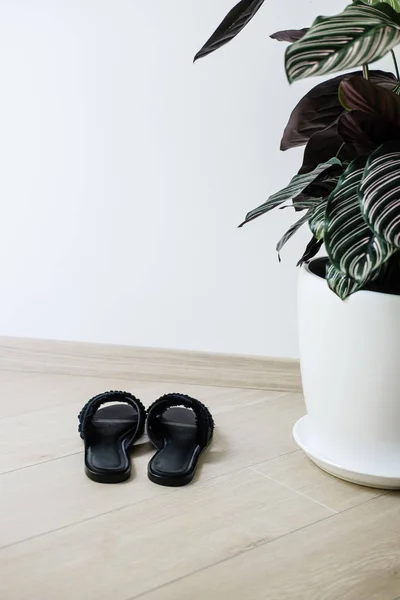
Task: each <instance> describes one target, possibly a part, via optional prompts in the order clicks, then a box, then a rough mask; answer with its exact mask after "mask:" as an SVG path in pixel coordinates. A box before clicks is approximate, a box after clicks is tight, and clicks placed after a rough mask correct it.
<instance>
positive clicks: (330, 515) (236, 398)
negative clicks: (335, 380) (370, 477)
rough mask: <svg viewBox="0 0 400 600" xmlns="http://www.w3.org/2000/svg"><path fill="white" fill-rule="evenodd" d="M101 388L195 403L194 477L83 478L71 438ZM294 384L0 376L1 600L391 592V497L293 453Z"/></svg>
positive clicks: (396, 502)
mask: <svg viewBox="0 0 400 600" xmlns="http://www.w3.org/2000/svg"><path fill="white" fill-rule="evenodd" d="M106 389H126V390H128V391H131V392H133V393H134V394H135V395H137V396H138V397H140V398H141V399H142V401H143V402H144V403H145V404H146V405H149V404H150V403H151V402H152V401H153V400H154V399H156V398H157V397H159V396H160V395H161V394H163V393H166V392H171V391H181V392H184V393H187V394H191V395H194V396H196V397H198V398H199V399H200V400H201V401H202V402H204V403H205V404H207V405H208V406H209V407H210V409H211V411H212V412H213V414H214V416H215V421H216V432H215V441H214V443H213V444H212V446H211V448H210V450H209V451H207V452H206V454H205V455H204V460H203V462H202V466H201V468H200V471H199V473H198V477H197V479H196V481H195V482H194V483H193V484H192V485H190V486H188V487H186V488H181V489H169V488H163V487H159V486H156V485H154V484H152V483H151V482H150V481H148V479H147V477H146V467H147V463H148V461H149V458H150V457H151V455H152V448H151V447H150V445H149V444H148V443H147V442H146V441H145V440H143V441H142V442H141V443H139V444H138V445H137V446H136V447H135V449H134V452H133V455H132V460H133V464H134V472H133V476H132V479H131V480H130V481H129V482H127V483H125V484H120V485H114V486H112V485H111V486H106V485H99V484H96V483H93V482H92V481H90V480H89V479H87V477H86V476H85V475H84V472H83V456H82V444H81V440H80V438H79V437H78V434H77V430H76V429H77V418H76V415H77V414H78V412H79V410H80V408H81V406H82V405H83V403H84V402H86V400H87V399H88V398H89V397H91V396H93V395H94V394H96V393H99V392H101V391H105V390H106ZM303 414H304V405H303V401H302V398H301V396H300V395H299V394H296V393H291V392H287V393H280V392H269V391H265V390H257V389H256V390H255V389H244V388H242V389H235V388H226V387H209V386H207V385H183V384H181V383H180V384H174V383H170V382H169V383H163V382H156V383H155V382H145V381H127V380H126V379H124V380H118V379H105V378H104V377H101V378H100V377H99V378H97V377H86V376H76V375H57V374H44V373H28V372H18V371H16V370H13V371H7V370H3V371H0V417H1V418H0V547H1V548H0V599H1V600H133V599H136V598H141V599H143V600H219V599H221V600H228V599H229V600H286V599H287V600H328V599H332V600H336V599H345V600H370V599H371V600H372V599H376V600H395V599H396V598H400V498H399V495H398V494H395V493H385V492H381V491H379V490H372V489H366V488H361V487H357V486H354V485H351V484H347V483H344V482H341V481H338V480H336V479H334V478H332V477H330V476H328V475H326V474H325V473H323V472H322V471H320V470H319V469H318V468H316V467H315V466H313V465H312V464H311V463H310V462H309V461H308V460H307V459H306V458H305V457H304V455H303V454H302V452H300V451H298V450H297V448H296V445H295V443H294V442H293V439H292V434H291V429H292V426H293V424H294V422H295V421H296V419H298V418H299V417H300V416H302V415H303Z"/></svg>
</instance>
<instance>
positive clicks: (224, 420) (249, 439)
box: [0, 383, 304, 475]
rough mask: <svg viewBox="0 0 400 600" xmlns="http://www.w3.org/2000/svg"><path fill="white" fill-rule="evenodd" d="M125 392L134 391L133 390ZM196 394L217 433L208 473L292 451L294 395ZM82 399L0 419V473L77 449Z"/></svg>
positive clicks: (299, 408)
mask: <svg viewBox="0 0 400 600" xmlns="http://www.w3.org/2000/svg"><path fill="white" fill-rule="evenodd" d="M158 385H159V384H157V393H158V392H159V391H160V389H159V388H158ZM154 386H155V384H153V383H150V384H149V383H148V384H147V387H146V390H145V388H142V392H145V393H144V394H141V396H142V398H144V399H145V401H147V402H146V404H149V403H150V397H152V398H154V397H157V396H156V395H155V393H154V392H155V390H154ZM131 389H135V388H134V386H132V388H131ZM164 390H165V387H164ZM167 390H168V388H167ZM222 390H223V391H222ZM182 391H187V388H186V387H185V388H182ZM189 391H191V390H190V389H189ZM196 392H197V397H198V398H199V399H201V401H202V402H203V403H204V404H207V405H208V406H209V407H210V409H211V411H212V413H213V415H214V417H215V421H216V425H217V431H218V435H217V436H216V440H215V443H214V444H213V447H212V457H213V460H212V465H211V467H210V473H211V474H212V475H219V474H221V472H228V471H229V470H232V468H240V467H242V466H248V465H251V464H254V463H256V462H261V461H263V460H266V459H267V458H271V457H274V456H279V455H281V454H284V453H286V452H290V451H293V450H295V449H296V445H295V443H294V441H293V438H292V434H291V429H292V426H293V423H294V422H295V420H296V419H297V418H298V417H299V416H300V415H301V414H302V412H303V410H304V409H303V401H302V399H301V397H300V395H296V394H288V395H286V394H283V395H281V394H280V393H276V392H266V391H264V390H261V391H260V390H225V389H223V388H209V387H208V388H203V387H197V390H196ZM80 395H81V396H82V393H80ZM85 398H86V396H85ZM84 401H85V399H84V400H83V401H82V399H81V400H80V401H79V402H77V401H70V402H69V403H67V404H63V405H61V406H56V407H54V408H46V409H44V410H42V411H33V412H31V413H26V414H23V415H19V416H15V417H9V418H5V419H0V474H1V473H5V472H9V471H13V470H15V469H20V468H24V467H27V466H32V465H35V464H39V463H42V462H47V461H49V460H54V459H56V458H60V457H63V456H68V455H70V454H73V453H75V452H79V451H80V450H82V442H81V440H80V438H79V436H78V433H77V426H78V421H77V415H78V412H79V410H80V409H81V407H82V405H83V402H84ZM237 406H240V408H236V407H237ZM260 419H261V420H263V421H265V427H264V428H263V429H260V428H259V427H258V423H259V420H260ZM271 419H272V420H273V421H271Z"/></svg>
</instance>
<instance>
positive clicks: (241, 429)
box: [0, 394, 303, 545]
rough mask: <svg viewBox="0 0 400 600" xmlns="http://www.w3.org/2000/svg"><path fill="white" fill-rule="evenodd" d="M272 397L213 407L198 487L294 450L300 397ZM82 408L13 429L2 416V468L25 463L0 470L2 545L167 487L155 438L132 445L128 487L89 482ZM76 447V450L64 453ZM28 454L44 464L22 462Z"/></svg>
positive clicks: (26, 418) (27, 417)
mask: <svg viewBox="0 0 400 600" xmlns="http://www.w3.org/2000/svg"><path fill="white" fill-rule="evenodd" d="M241 395H242V394H241ZM272 398H273V399H269V400H265V401H258V402H256V403H254V404H252V405H250V406H248V405H246V404H245V405H244V406H242V407H241V408H232V409H229V410H228V409H227V406H228V405H227V404H226V405H225V408H223V406H221V407H220V410H222V412H220V413H219V414H216V413H218V410H216V411H214V412H215V414H216V424H217V427H216V430H215V435H214V440H213V442H212V444H211V445H210V447H209V449H207V451H206V452H205V453H204V455H203V457H202V461H201V465H200V466H199V469H198V472H197V474H196V480H195V481H196V482H195V483H194V484H193V485H194V486H196V485H198V483H199V482H200V483H202V482H205V481H208V480H209V479H211V478H213V477H217V476H220V475H223V474H226V473H230V472H233V471H236V470H238V469H242V468H245V467H248V466H251V465H254V464H255V463H257V462H260V461H262V460H265V459H267V458H271V457H273V456H276V455H277V454H284V453H287V452H292V451H294V450H295V448H296V446H295V443H294V441H293V438H292V434H291V430H292V425H293V423H294V421H295V420H296V419H297V418H298V416H299V414H301V412H302V410H303V408H302V401H301V399H300V398H298V397H297V396H295V395H291V394H289V395H284V396H282V397H277V398H275V397H272ZM229 402H232V398H231V399H230V401H229ZM222 404H223V403H222ZM76 413H77V410H76V407H74V406H71V407H65V406H63V407H58V408H57V409H54V411H51V410H46V411H45V413H44V415H43V416H42V415H41V412H37V413H33V414H31V415H23V416H19V417H16V421H17V422H18V423H19V425H21V421H23V422H24V427H23V428H22V427H21V426H19V427H16V428H15V430H13V429H12V428H9V429H8V428H7V425H8V422H9V421H12V420H13V419H3V420H2V421H0V440H1V436H2V435H4V440H3V441H2V442H1V446H2V452H4V453H5V454H4V455H3V454H2V453H1V452H0V465H1V466H2V468H3V469H7V468H9V466H10V465H11V464H13V466H14V467H15V468H17V465H19V468H18V470H14V471H10V470H9V472H6V473H3V474H1V475H0V489H1V493H0V540H2V542H1V543H0V545H5V544H10V543H14V542H17V541H20V540H22V539H25V538H26V537H30V536H31V535H39V534H42V533H45V532H47V531H49V530H51V529H55V528H58V527H64V526H66V525H70V524H73V523H76V522H77V521H79V520H83V519H86V518H91V517H95V516H97V515H99V514H101V513H103V512H105V511H108V510H112V509H114V508H115V509H118V508H120V507H121V506H125V505H126V504H129V503H131V504H134V503H135V502H140V501H141V500H143V499H144V498H150V497H152V496H156V495H159V494H160V491H165V489H164V488H160V487H158V486H155V485H154V484H150V482H148V480H147V464H148V462H149V460H150V458H151V456H152V455H153V453H154V450H153V448H152V446H151V445H150V444H145V445H142V444H141V443H139V444H138V445H137V446H136V447H135V448H134V450H133V465H134V469H135V472H134V477H133V479H132V480H131V481H129V482H127V483H126V484H124V485H123V486H111V487H112V488H113V487H115V493H113V492H108V491H106V489H104V486H99V485H98V484H94V483H92V482H90V481H89V480H88V479H87V477H86V476H85V475H84V472H83V453H82V442H81V440H80V438H79V436H78V434H77V431H76ZM33 417H35V419H34V420H33ZM41 419H42V420H43V422H42V423H41ZM30 427H32V431H30ZM18 432H19V435H21V438H16V441H15V443H14V442H13V439H14V437H13V436H14V433H15V434H17V433H18ZM73 451H75V452H77V453H78V454H72V455H71V456H67V457H64V458H62V456H65V454H71V453H72V452H73ZM59 457H61V459H60V460H57V458H59ZM51 458H52V460H51ZM29 461H37V462H38V463H39V464H36V465H33V466H30V467H29V468H22V466H23V465H25V464H26V463H27V462H29ZM40 461H46V462H42V463H40ZM259 476H260V477H264V476H263V475H259ZM264 478H265V477H264ZM108 487H109V486H105V488H108ZM118 490H121V491H120V492H119V491H118ZM27 497H29V498H30V510H29V512H27V511H26V498H27ZM48 504H50V509H49V510H47V508H46V507H47V505H48ZM82 506H83V507H84V508H81V507H82Z"/></svg>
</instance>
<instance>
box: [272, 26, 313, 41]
mask: <svg viewBox="0 0 400 600" xmlns="http://www.w3.org/2000/svg"><path fill="white" fill-rule="evenodd" d="M307 31H308V28H305V29H288V30H286V31H277V32H276V33H273V34H272V35H270V38H271V39H273V40H277V41H278V42H297V40H301V38H302V37H304V36H305V35H306V33H307Z"/></svg>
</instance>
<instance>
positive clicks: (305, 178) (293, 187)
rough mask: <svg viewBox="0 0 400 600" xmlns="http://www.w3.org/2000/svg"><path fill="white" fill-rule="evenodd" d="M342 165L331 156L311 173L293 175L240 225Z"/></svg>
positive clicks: (291, 196) (292, 196)
mask: <svg viewBox="0 0 400 600" xmlns="http://www.w3.org/2000/svg"><path fill="white" fill-rule="evenodd" d="M340 165H341V162H340V160H338V159H337V158H331V159H330V160H328V161H327V162H325V163H322V164H320V165H318V167H317V168H316V169H314V170H313V171H312V172H311V173H306V174H305V175H295V177H293V179H292V180H291V182H290V183H289V185H288V186H287V187H286V188H284V189H283V190H281V191H280V192H277V193H276V194H273V195H272V196H270V197H269V198H268V200H267V201H266V202H264V204H261V206H259V207H258V208H255V209H254V210H252V211H250V212H249V213H248V214H247V215H246V219H245V220H244V221H243V223H242V224H241V225H239V227H242V226H243V225H245V224H246V223H249V222H250V221H253V220H254V219H257V217H260V216H261V215H263V214H265V213H267V212H269V211H270V210H272V209H273V208H276V207H277V206H280V205H281V204H283V203H284V202H286V200H291V199H292V198H295V197H296V196H298V195H299V194H301V193H302V192H303V191H304V190H305V189H306V187H307V186H309V185H310V183H312V182H313V181H314V180H315V179H316V178H317V177H318V176H319V175H321V173H323V172H324V171H326V170H327V169H330V168H331V167H333V166H340Z"/></svg>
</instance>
